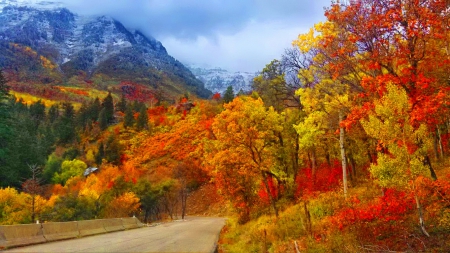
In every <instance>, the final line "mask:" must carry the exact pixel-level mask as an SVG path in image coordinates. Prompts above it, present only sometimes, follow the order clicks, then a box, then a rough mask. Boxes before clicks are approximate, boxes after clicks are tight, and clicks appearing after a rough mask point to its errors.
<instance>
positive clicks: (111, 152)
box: [105, 134, 122, 165]
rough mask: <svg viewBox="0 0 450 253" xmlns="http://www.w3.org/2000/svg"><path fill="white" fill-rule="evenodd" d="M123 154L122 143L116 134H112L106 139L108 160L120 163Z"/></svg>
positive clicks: (115, 163) (106, 156)
mask: <svg viewBox="0 0 450 253" xmlns="http://www.w3.org/2000/svg"><path fill="white" fill-rule="evenodd" d="M121 154H122V145H120V143H119V141H118V140H117V138H116V136H115V135H114V134H111V135H110V136H109V137H108V139H107V140H106V145H105V158H106V160H107V161H108V162H110V163H112V164H114V165H119V164H120V157H121Z"/></svg>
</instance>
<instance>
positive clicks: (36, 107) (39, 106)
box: [29, 100, 45, 126]
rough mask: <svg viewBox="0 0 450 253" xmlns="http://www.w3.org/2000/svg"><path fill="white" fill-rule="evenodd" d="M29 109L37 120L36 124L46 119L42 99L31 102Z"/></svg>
mask: <svg viewBox="0 0 450 253" xmlns="http://www.w3.org/2000/svg"><path fill="white" fill-rule="evenodd" d="M29 111H30V115H31V117H32V118H33V119H34V120H35V122H36V126H38V125H39V124H40V123H41V122H43V121H44V120H45V104H44V103H43V102H42V101H41V100H38V101H37V102H36V103H33V104H31V105H30V109H29Z"/></svg>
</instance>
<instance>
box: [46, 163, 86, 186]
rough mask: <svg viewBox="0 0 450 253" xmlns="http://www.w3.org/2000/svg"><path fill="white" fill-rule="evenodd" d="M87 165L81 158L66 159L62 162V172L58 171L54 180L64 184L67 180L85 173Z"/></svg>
mask: <svg viewBox="0 0 450 253" xmlns="http://www.w3.org/2000/svg"><path fill="white" fill-rule="evenodd" d="M86 168H87V165H86V164H85V163H84V162H83V161H80V160H77V159H74V160H72V161H67V160H66V161H64V162H63V163H62V164H61V172H56V173H55V174H54V176H53V179H52V180H53V182H55V183H60V184H62V185H64V184H65V183H66V181H67V180H69V179H70V178H72V177H75V176H81V175H83V172H84V171H85V170H86Z"/></svg>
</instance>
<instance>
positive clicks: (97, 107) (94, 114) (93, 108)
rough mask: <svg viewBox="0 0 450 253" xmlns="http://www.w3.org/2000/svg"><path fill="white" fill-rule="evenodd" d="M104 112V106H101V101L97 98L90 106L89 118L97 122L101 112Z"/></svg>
mask: <svg viewBox="0 0 450 253" xmlns="http://www.w3.org/2000/svg"><path fill="white" fill-rule="evenodd" d="M101 110H102V105H101V104H100V99H99V98H98V97H97V98H95V100H94V102H92V104H91V105H90V106H89V110H88V111H89V117H90V119H91V120H92V121H97V120H98V117H99V114H100V111H101Z"/></svg>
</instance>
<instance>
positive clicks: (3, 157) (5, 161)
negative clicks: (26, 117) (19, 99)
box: [0, 71, 15, 186]
mask: <svg viewBox="0 0 450 253" xmlns="http://www.w3.org/2000/svg"><path fill="white" fill-rule="evenodd" d="M8 100H9V87H8V85H7V83H6V79H5V77H4V76H3V73H2V72H1V71H0V176H1V178H2V180H1V183H0V186H8V185H10V184H11V183H12V181H15V180H14V176H12V175H11V174H13V172H12V171H11V169H12V164H11V162H12V155H13V153H11V144H12V142H13V140H14V136H13V134H14V132H13V129H12V125H11V123H12V122H11V114H10V110H9V106H8Z"/></svg>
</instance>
